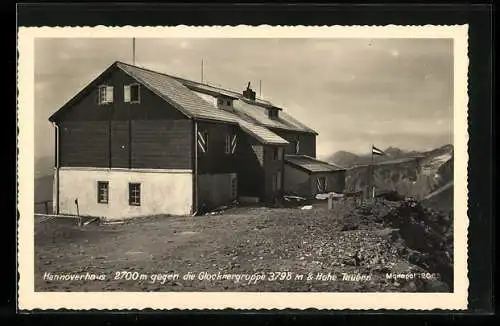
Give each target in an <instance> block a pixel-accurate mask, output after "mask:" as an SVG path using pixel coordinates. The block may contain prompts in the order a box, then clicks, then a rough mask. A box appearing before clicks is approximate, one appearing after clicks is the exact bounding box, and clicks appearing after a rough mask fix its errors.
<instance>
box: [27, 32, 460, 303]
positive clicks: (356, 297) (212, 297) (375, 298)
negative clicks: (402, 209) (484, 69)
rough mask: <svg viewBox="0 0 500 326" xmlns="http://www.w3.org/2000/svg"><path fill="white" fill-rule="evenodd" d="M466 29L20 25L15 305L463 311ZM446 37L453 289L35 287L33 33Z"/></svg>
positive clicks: (39, 35) (58, 35) (46, 35)
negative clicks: (450, 68)
mask: <svg viewBox="0 0 500 326" xmlns="http://www.w3.org/2000/svg"><path fill="white" fill-rule="evenodd" d="M467 32H468V26H467V25H454V26H430V25H426V26H396V25H388V26H316V27H305V26H268V25H262V26H257V27H250V26H243V25H240V26H235V27H231V26H212V27H208V26H204V27H191V26H175V27H132V26H126V27H106V26H98V27H19V30H18V55H19V56H18V115H17V118H18V120H17V123H18V128H19V134H18V148H19V156H18V167H17V168H18V171H17V173H18V210H19V214H20V219H19V220H18V273H19V280H18V304H19V309H21V310H31V309H60V308H66V309H77V310H80V309H147V308H151V309H226V308H233V309H288V308H289V309H308V308H314V309H362V310H366V309H417V310H431V309H453V310H456V309H466V308H467V294H468V286H469V281H468V277H467V271H468V268H467V229H468V224H469V221H468V216H467V200H468V195H467V193H468V190H467V162H468V153H467V144H468V124H467V107H468V96H467V90H468V87H467V76H468V74H467V72H468V56H467V49H468V47H467V44H468V34H467ZM72 37H75V38H76V37H81V38H104V37H107V38H120V37H123V38H131V37H137V38H139V37H149V38H167V37H176V38H230V37H232V38H453V39H454V101H453V102H454V155H455V161H454V287H455V288H454V292H453V293H366V292H365V293H269V292H259V293H245V292H227V293H223V292H138V293H135V292H88V293H81V292H78V293H76V292H73V293H69V292H35V291H34V274H35V273H34V263H35V259H34V215H33V214H34V208H33V202H34V143H35V142H34V119H33V118H34V85H35V83H34V56H35V53H34V40H35V39H36V38H72Z"/></svg>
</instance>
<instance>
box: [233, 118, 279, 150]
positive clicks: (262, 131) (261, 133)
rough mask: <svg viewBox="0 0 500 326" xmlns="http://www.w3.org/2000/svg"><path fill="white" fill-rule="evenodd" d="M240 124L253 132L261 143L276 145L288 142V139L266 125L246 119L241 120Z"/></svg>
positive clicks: (246, 130) (243, 128)
mask: <svg viewBox="0 0 500 326" xmlns="http://www.w3.org/2000/svg"><path fill="white" fill-rule="evenodd" d="M238 124H239V126H240V127H241V129H242V130H243V131H245V132H247V133H249V134H251V135H252V136H254V137H255V138H257V140H259V141H260V142H261V143H264V144H274V145H285V144H288V141H286V140H285V139H283V138H281V137H280V136H278V135H276V134H275V133H274V132H272V131H271V130H269V129H267V128H265V127H262V126H259V125H256V124H255V123H250V122H246V121H244V120H241V121H239V123H238Z"/></svg>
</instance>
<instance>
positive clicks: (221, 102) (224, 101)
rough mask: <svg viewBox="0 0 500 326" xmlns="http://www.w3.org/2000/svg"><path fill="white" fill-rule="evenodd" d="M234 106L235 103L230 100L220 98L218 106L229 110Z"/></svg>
mask: <svg viewBox="0 0 500 326" xmlns="http://www.w3.org/2000/svg"><path fill="white" fill-rule="evenodd" d="M232 105H233V101H232V100H231V99H230V98H225V97H218V98H217V106H218V107H220V108H228V107H231V106H232Z"/></svg>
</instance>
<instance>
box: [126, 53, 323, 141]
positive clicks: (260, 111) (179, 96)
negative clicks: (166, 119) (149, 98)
mask: <svg viewBox="0 0 500 326" xmlns="http://www.w3.org/2000/svg"><path fill="white" fill-rule="evenodd" d="M117 65H118V67H119V68H121V69H122V70H124V71H125V72H126V73H128V74H129V75H131V76H132V77H134V78H136V79H137V80H139V81H140V82H141V83H143V84H145V86H149V88H150V89H151V90H152V91H153V92H155V93H157V94H158V95H160V96H161V97H162V98H163V99H165V100H166V101H167V102H169V103H171V104H172V105H175V104H174V103H177V104H178V105H177V106H180V107H178V109H180V110H181V111H182V109H184V111H185V113H186V114H188V115H189V116H192V117H195V118H204V119H211V120H217V121H224V122H233V123H234V122H237V120H236V121H235V120H234V119H235V116H234V115H233V114H231V113H230V112H227V111H223V110H214V109H213V106H212V105H211V104H210V103H207V102H206V101H203V99H201V98H200V96H197V95H196V94H195V93H193V92H192V91H191V90H195V91H197V92H201V93H206V94H210V95H214V94H221V95H225V96H229V97H233V98H237V99H238V100H235V101H234V102H233V107H234V109H235V110H236V113H238V115H239V116H240V117H242V118H244V119H245V120H247V121H252V122H254V123H256V124H259V125H262V126H265V127H269V128H279V129H285V130H292V131H302V132H310V133H316V134H317V132H316V131H315V130H313V129H311V128H309V127H307V126H306V125H304V124H303V123H301V122H299V121H298V120H296V119H294V118H293V117H292V116H290V115H289V114H287V113H285V112H283V111H282V110H281V108H278V107H276V108H277V109H280V113H279V118H278V119H271V118H269V116H268V115H267V113H266V109H265V108H266V107H275V106H274V105H273V104H272V103H271V102H269V101H266V100H263V99H256V100H255V101H249V100H243V99H242V98H243V95H242V94H241V93H237V92H235V91H232V90H227V89H223V88H220V87H215V86H211V85H207V84H202V83H198V82H195V81H192V80H188V79H184V78H180V77H175V76H170V75H167V74H163V73H159V72H155V71H151V70H148V69H144V68H140V67H136V66H132V65H128V64H125V63H121V62H118V63H117ZM200 100H201V101H203V103H201V102H200ZM172 102H174V103H172Z"/></svg>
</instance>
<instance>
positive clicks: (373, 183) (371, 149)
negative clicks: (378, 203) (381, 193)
mask: <svg viewBox="0 0 500 326" xmlns="http://www.w3.org/2000/svg"><path fill="white" fill-rule="evenodd" d="M370 152H371V155H372V159H371V169H370V171H371V172H370V192H371V197H372V199H373V198H375V180H374V178H373V144H372V147H371V148H370Z"/></svg>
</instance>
